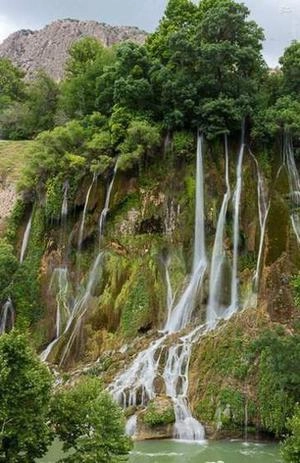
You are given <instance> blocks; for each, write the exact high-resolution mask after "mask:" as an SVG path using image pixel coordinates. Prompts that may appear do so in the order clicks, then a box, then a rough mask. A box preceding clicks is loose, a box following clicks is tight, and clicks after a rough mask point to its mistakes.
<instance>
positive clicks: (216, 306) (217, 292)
mask: <svg viewBox="0 0 300 463" xmlns="http://www.w3.org/2000/svg"><path fill="white" fill-rule="evenodd" d="M225 180H226V192H225V194H224V198H223V203H222V206H221V209H220V213H219V218H218V223H217V229H216V236H215V241H214V246H213V252H212V259H211V267H210V278H209V301H208V306H207V312H206V321H207V324H208V326H209V327H211V328H213V327H214V326H215V324H216V323H217V320H218V318H219V317H220V316H221V315H222V313H221V311H220V296H221V291H222V268H223V263H224V259H225V251H224V232H225V224H226V214H227V210H228V204H229V200H230V196H231V191H230V184H229V156H228V140H227V136H226V135H225Z"/></svg>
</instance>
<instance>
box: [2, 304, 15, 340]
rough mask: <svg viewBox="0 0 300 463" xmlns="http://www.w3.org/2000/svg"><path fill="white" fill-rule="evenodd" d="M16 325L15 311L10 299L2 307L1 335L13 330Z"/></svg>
mask: <svg viewBox="0 0 300 463" xmlns="http://www.w3.org/2000/svg"><path fill="white" fill-rule="evenodd" d="M14 323H15V309H14V306H13V303H12V300H11V298H10V297H9V298H8V299H7V301H6V302H5V304H4V305H3V307H2V311H1V316H0V335H1V334H4V333H6V332H7V331H8V330H11V329H13V327H14Z"/></svg>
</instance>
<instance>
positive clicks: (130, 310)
mask: <svg viewBox="0 0 300 463" xmlns="http://www.w3.org/2000/svg"><path fill="white" fill-rule="evenodd" d="M122 291H123V292H126V299H125V303H124V307H123V310H122V316H121V329H122V332H123V333H124V335H125V336H126V337H131V338H132V337H134V336H136V335H137V332H138V330H139V329H140V328H141V327H142V326H143V325H144V324H145V323H146V322H147V321H148V314H149V308H150V298H149V291H148V281H147V276H146V274H145V271H143V270H142V269H138V271H136V272H134V273H133V274H132V276H131V279H130V281H129V282H128V285H127V286H125V287H124V288H123V290H122Z"/></svg>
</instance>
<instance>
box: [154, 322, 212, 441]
mask: <svg viewBox="0 0 300 463" xmlns="http://www.w3.org/2000/svg"><path fill="white" fill-rule="evenodd" d="M200 331H202V332H203V331H204V325H203V326H200V327H198V328H196V329H195V330H194V331H192V332H191V333H190V334H189V335H187V336H184V337H182V338H180V340H179V343H178V344H176V345H174V346H172V347H171V348H170V349H169V353H168V358H167V362H166V365H165V368H164V372H163V378H164V381H165V385H166V394H167V396H169V397H171V399H172V401H173V404H174V412H175V425H174V437H175V438H177V439H181V440H194V441H198V442H200V441H204V434H205V432H204V428H203V426H202V425H201V424H200V423H199V422H198V421H197V420H196V419H195V418H193V416H192V414H191V411H190V409H189V406H188V398H187V395H188V388H189V379H188V373H189V362H190V357H191V350H192V345H193V343H194V342H195V341H196V340H197V339H199V335H200Z"/></svg>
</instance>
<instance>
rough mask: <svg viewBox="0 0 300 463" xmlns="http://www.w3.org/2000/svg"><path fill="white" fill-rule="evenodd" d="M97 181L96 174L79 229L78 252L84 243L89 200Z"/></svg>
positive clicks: (87, 195)
mask: <svg viewBox="0 0 300 463" xmlns="http://www.w3.org/2000/svg"><path fill="white" fill-rule="evenodd" d="M96 180H97V176H96V174H94V175H93V180H92V183H91V184H90V186H89V189H88V191H87V194H86V197H85V203H84V209H83V214H82V219H81V224H80V229H79V238H78V250H79V251H80V250H81V246H82V241H83V233H84V226H85V221H86V214H87V208H88V205H89V199H90V195H91V191H92V188H93V186H94V184H95V182H96Z"/></svg>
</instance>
